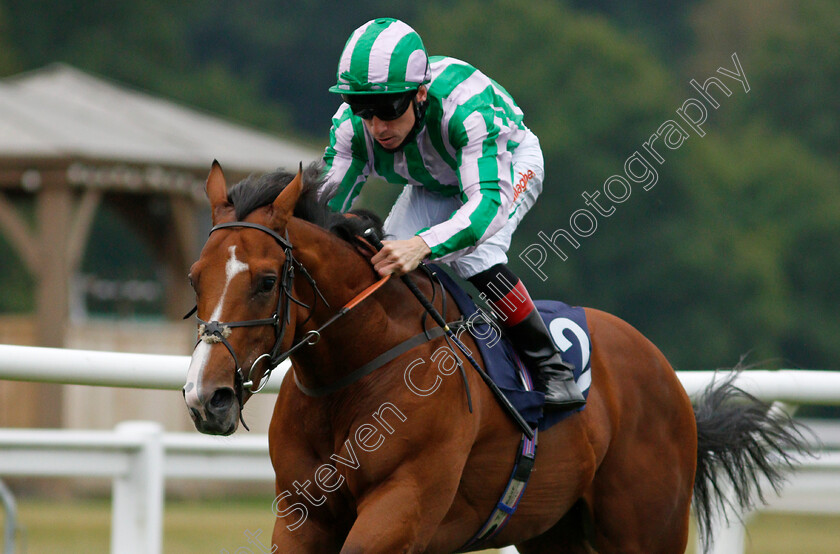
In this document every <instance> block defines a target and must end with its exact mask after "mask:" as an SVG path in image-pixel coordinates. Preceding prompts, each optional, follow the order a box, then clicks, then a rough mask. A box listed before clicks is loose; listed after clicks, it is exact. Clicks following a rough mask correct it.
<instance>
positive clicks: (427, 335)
mask: <svg viewBox="0 0 840 554" xmlns="http://www.w3.org/2000/svg"><path fill="white" fill-rule="evenodd" d="M460 323H461V321H460V320H459V321H457V322H454V323H450V324H449V325H450V327H455V326H457V325H459V324H460ZM443 334H444V330H443V328H441V327H435V328H433V329H430V330H428V331H423V332H422V333H418V334H416V335H414V336H413V337H411V338H410V339H408V340H405V341H403V342H401V343H399V344H398V345H396V346H394V347H393V348H390V349H388V350H386V351H385V352H383V353H382V354H380V355H379V356H377V357H375V358H374V359H372V360H371V361H369V362H368V363H366V364H365V365H363V366H362V367H360V368H359V369H357V370H355V371H354V372H353V373H350V374H348V375H345V376H344V377H342V378H341V379H339V380H338V381H336V382H335V383H332V384H330V385H327V386H325V387H318V388H309V387H307V386H305V385H303V384H302V383H301V382H300V380H299V379H298V376H297V373H296V372H295V371H294V368H292V373H293V374H294V377H295V384H296V385H297V387H298V389H300V392H302V393H303V394H305V395H307V396H312V397H315V398H317V397H320V396H326V395H328V394H332V393H334V392H336V391H338V390H341V389H343V388H344V387H346V386H348V385H351V384H353V383H355V382H356V381H358V380H359V379H361V378H362V377H364V376H366V375H370V374H371V373H373V372H374V371H376V370H377V369H379V368H380V367H382V366H383V365H385V364H387V363H388V362H390V361H392V360H395V359H397V358H398V357H400V356H402V355H403V354H405V353H406V352H408V351H409V350H411V349H413V348H417V347H418V346H420V345H421V344H423V343H425V342H428V341H430V340H434V339H436V338H438V337H442V336H443Z"/></svg>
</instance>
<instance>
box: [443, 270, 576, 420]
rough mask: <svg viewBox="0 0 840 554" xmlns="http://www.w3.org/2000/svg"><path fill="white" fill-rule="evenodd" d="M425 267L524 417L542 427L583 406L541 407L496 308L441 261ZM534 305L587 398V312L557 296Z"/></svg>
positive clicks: (489, 370) (541, 401)
mask: <svg viewBox="0 0 840 554" xmlns="http://www.w3.org/2000/svg"><path fill="white" fill-rule="evenodd" d="M427 267H428V268H429V269H431V270H432V272H433V273H434V275H435V276H436V278H437V279H438V280H439V281H440V282H441V284H442V285H443V286H444V287H445V288H446V290H447V291H448V292H449V294H450V295H451V296H452V299H453V300H454V301H455V303H456V304H457V305H458V308H459V310H460V311H461V313H462V314H463V316H464V320H465V321H466V325H465V326H464V328H463V330H462V332H461V334H459V336H463V334H462V333H463V332H469V333H470V335H471V336H472V337H473V339H474V340H475V342H476V343H477V344H478V349H479V351H480V352H481V357H482V358H483V359H484V364H485V369H486V371H487V373H488V374H489V375H490V377H491V378H492V379H493V381H494V382H495V383H496V385H498V387H499V388H500V389H501V391H502V392H503V393H504V395H505V396H506V397H507V398H508V400H510V402H511V404H513V406H514V407H515V408H516V409H517V411H519V413H520V414H521V415H522V417H523V418H524V419H525V421H526V422H528V423H529V424H530V425H532V426H535V427H537V428H538V429H539V430H540V431H543V430H545V429H548V428H550V427H552V426H553V425H555V424H557V423H558V422H560V421H562V420H564V419H566V418H567V417H569V416H570V415H571V414H573V413H575V412H576V411H581V410H583V409H585V406H583V407H581V408H578V409H577V410H571V411H556V410H549V411H543V406H544V400H545V395H544V394H543V393H541V392H537V391H535V390H532V387H531V386H529V385H530V372H529V370H528V369H527V368H526V367H525V365H524V364H523V363H522V361H521V360H520V359H519V356H518V355H517V354H516V351H515V350H514V348H513V345H512V344H511V342H510V341H509V340H508V339H507V338H506V337H505V336H504V334H503V332H502V331H501V329H502V327H501V326H500V325H499V324H497V323H496V321H495V320H496V316H495V315H494V314H493V312H492V311H490V310H489V309H480V308H479V307H478V306H477V305H476V303H475V302H474V301H473V299H472V297H471V296H470V295H469V294H468V293H467V291H465V290H464V289H463V288H462V287H461V286H460V285H459V284H458V283H457V282H456V281H455V280H454V279H453V278H452V277H451V276H450V275H449V274H448V273H447V272H446V271H445V270H443V269H442V268H441V267H440V266H437V265H434V264H427ZM534 305H535V306H536V307H537V310H538V311H539V313H540V315H541V316H542V318H543V320H544V321H545V324H546V326H547V327H548V329H549V331H550V332H551V335H552V338H553V339H554V343H555V344H556V345H557V347H558V348H559V349H560V350H561V351H562V352H563V359H564V360H566V361H568V362H570V363H572V364H573V365H574V366H575V370H574V378H575V382H576V383H577V384H578V386H579V387H580V390H581V392H582V393H583V396H584V397H588V396H589V387H590V385H591V384H592V374H591V364H590V355H591V353H592V344H591V341H590V339H589V328H588V326H587V323H586V313H585V312H584V310H583V308H580V307H572V306H569V305H568V304H565V303H563V302H560V301H555V300H536V301H534ZM526 381H527V384H526Z"/></svg>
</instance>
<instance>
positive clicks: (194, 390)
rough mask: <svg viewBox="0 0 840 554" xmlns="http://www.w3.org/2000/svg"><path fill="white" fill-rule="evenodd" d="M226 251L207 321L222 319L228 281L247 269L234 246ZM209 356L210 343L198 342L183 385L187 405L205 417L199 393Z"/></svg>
mask: <svg viewBox="0 0 840 554" xmlns="http://www.w3.org/2000/svg"><path fill="white" fill-rule="evenodd" d="M228 252H230V258H228V261H227V263H226V264H225V286H224V288H223V289H222V295H221V296H220V297H219V302H218V304H216V307H215V308H214V309H213V313H212V314H210V319H208V321H222V310H223V308H224V304H225V296H227V291H228V287H229V286H230V282H231V281H233V278H234V277H236V276H237V275H239V274H240V273H242V272H244V271H248V264H246V263H244V262H240V261H239V260H237V259H236V246H231V247H230V248H228ZM209 358H210V345H209V344H207V343H206V342H199V343H198V346H196V347H195V350H194V351H193V354H192V360H191V361H190V369H189V371H187V384H186V385H185V386H184V399H185V400H186V401H187V406H189V407H190V408H195V409H196V410H198V412H199V413H200V414H201V417H202V418H206V417H207V414H206V413H205V412H204V395H203V394H201V375H202V373H203V371H204V365H205V364H206V363H207V360H208V359H209Z"/></svg>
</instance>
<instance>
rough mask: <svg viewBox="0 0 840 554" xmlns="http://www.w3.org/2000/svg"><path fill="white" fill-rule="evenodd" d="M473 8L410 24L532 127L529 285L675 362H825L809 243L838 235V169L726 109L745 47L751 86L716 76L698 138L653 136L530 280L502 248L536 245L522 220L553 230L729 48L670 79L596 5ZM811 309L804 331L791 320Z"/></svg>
mask: <svg viewBox="0 0 840 554" xmlns="http://www.w3.org/2000/svg"><path fill="white" fill-rule="evenodd" d="M481 7H482V9H478V3H477V2H476V3H469V2H467V3H459V4H457V5H456V6H454V7H452V8H451V9H450V10H449V11H446V12H444V13H441V12H440V10H430V11H431V12H433V13H430V15H429V16H428V19H427V20H424V22H423V25H424V26H423V28H422V34H423V35H424V38H425V40H426V42H427V46H428V47H429V48H430V50H432V51H434V52H439V53H451V54H452V55H455V56H458V57H462V58H464V59H467V60H469V61H471V62H472V63H474V64H476V65H477V66H478V67H479V68H481V69H482V70H484V71H485V72H487V73H488V74H490V75H491V76H493V77H494V78H496V79H497V80H499V81H500V82H501V83H502V84H503V86H505V87H506V88H507V89H508V90H509V91H510V92H511V93H512V94H513V95H514V97H515V98H516V99H517V101H518V102H519V103H520V105H521V106H522V107H523V109H524V110H525V113H526V123H527V124H528V125H529V126H530V127H531V128H532V129H534V130H535V131H536V132H537V134H538V135H539V136H540V138H541V141H542V143H543V147H544V152H545V154H546V167H547V178H546V185H545V190H544V192H543V195H542V197H541V201H540V203H539V204H538V207H537V208H536V209H535V210H533V211H532V212H531V214H529V216H528V218H526V220H525V222H523V225H522V226H521V227H520V231H519V232H518V233H517V236H516V237H515V240H514V245H513V247H512V249H511V254H512V256H511V258H513V263H514V264H515V265H516V266H517V269H519V272H520V274H521V275H523V277H524V278H525V279H526V282H527V283H528V285H529V286H530V287H531V288H532V289H533V290H534V291H535V295H536V296H542V297H555V298H556V297H560V298H563V299H566V300H568V301H572V302H574V303H580V304H586V305H590V306H594V307H600V308H602V309H606V310H609V311H612V312H615V313H617V314H618V315H620V316H621V317H624V318H625V319H627V320H628V321H630V322H631V323H633V324H634V325H636V326H637V327H638V328H640V329H641V330H642V331H643V332H644V333H646V334H647V335H648V336H650V337H651V339H652V340H653V341H654V342H655V343H656V344H658V345H659V346H660V347H661V348H662V349H663V350H664V351H665V353H666V354H667V355H668V356H669V358H670V359H671V360H673V361H674V363H675V365H677V366H678V367H681V368H685V369H691V368H698V369H699V368H708V367H719V366H726V365H733V364H734V363H735V362H737V361H738V359H739V358H740V356H741V355H742V354H746V353H752V356H751V359H753V360H768V363H770V361H772V363H773V364H775V365H777V366H778V365H789V364H790V365H800V366H811V367H834V366H836V365H837V364H836V361H835V360H836V358H837V354H838V352H837V350H838V349H837V347H836V346H832V345H831V344H830V337H831V336H833V333H834V332H835V331H836V330H837V327H838V325H840V317H838V316H837V315H836V314H834V313H833V312H834V311H833V310H832V308H831V303H830V302H827V301H826V300H827V299H828V298H832V297H834V296H836V295H837V294H838V287H837V286H836V285H832V283H833V281H832V280H831V279H830V277H829V276H830V275H831V273H830V271H831V269H830V268H832V267H834V266H835V265H836V263H837V258H836V257H835V256H834V255H833V254H832V253H831V252H828V251H826V249H825V248H824V247H820V246H818V245H819V244H823V245H825V244H830V243H831V242H830V241H832V240H833V241H835V242H836V240H837V239H838V238H840V217H838V214H839V213H840V212H838V211H837V210H836V206H837V204H838V202H840V193H839V192H838V191H837V187H836V183H837V182H838V175H837V172H836V170H835V169H833V168H832V165H831V163H830V162H827V161H824V160H821V159H820V157H819V156H818V155H817V154H815V153H814V152H811V151H809V150H808V149H807V148H806V147H803V145H802V144H799V143H797V142H796V141H794V140H790V139H787V138H784V137H780V136H779V135H778V134H777V133H774V132H773V129H772V127H771V126H770V125H769V124H768V123H767V122H766V121H763V118H761V117H748V116H745V115H744V114H749V113H750V110H754V109H755V108H754V107H753V106H752V103H753V102H755V96H756V90H757V87H758V85H757V84H755V82H759V81H760V80H759V79H755V82H754V80H753V79H752V76H753V75H754V74H755V73H753V72H752V69H753V68H752V66H750V65H747V63H746V62H744V67H743V69H744V71H745V73H747V75H748V77H750V84H751V85H752V88H751V91H750V92H749V93H746V92H745V91H744V90H743V88H742V87H741V86H740V85H739V84H738V83H737V82H736V81H734V80H727V79H726V78H723V77H722V78H723V79H724V81H726V82H727V84H728V85H730V86H731V87H732V88H731V90H732V91H733V92H732V96H731V97H729V98H727V97H725V96H723V95H719V99H720V103H721V107H720V108H719V109H718V110H712V109H710V110H709V111H710V113H709V121H708V125H707V134H706V136H704V137H702V138H701V137H699V136H698V135H697V134H691V136H690V138H689V139H688V140H686V142H685V143H684V144H683V145H682V146H681V148H680V149H679V150H675V151H668V150H667V149H663V150H665V154H664V157H665V162H664V163H663V164H661V165H656V168H657V170H658V173H659V181H658V183H657V184H656V186H655V187H654V188H653V189H651V190H650V191H649V192H645V191H644V190H643V189H642V188H641V186H638V185H637V186H636V188H634V190H633V193H632V195H631V198H630V199H629V200H628V201H626V202H625V203H623V204H620V205H615V206H614V207H615V208H616V211H615V212H614V214H613V215H611V216H610V217H609V218H607V217H599V218H598V228H597V231H596V232H595V233H594V234H593V235H592V236H591V237H589V238H580V237H578V239H579V240H580V243H581V245H580V248H579V249H577V250H576V249H574V248H573V247H571V246H570V245H569V243H567V242H565V241H564V239H562V238H561V239H560V240H559V242H558V244H559V245H562V246H563V247H564V248H565V250H566V253H567V254H568V255H569V259H568V260H567V261H562V260H561V259H560V257H558V256H555V255H553V254H551V253H550V256H549V259H548V261H547V262H546V263H545V265H544V266H543V267H542V270H543V271H545V273H546V274H547V276H548V279H547V280H546V281H545V282H544V283H543V282H541V281H540V280H539V279H537V278H535V275H534V274H533V273H532V272H531V271H530V270H529V269H528V267H527V266H526V265H525V264H522V263H521V261H520V260H516V259H515V256H516V254H517V253H519V252H522V251H523V250H524V249H525V248H526V247H527V246H528V245H529V244H532V243H540V241H539V240H538V237H537V233H538V232H539V231H542V232H544V233H545V234H547V235H551V234H552V233H553V232H554V231H555V230H556V229H559V228H564V229H566V230H568V229H569V228H570V227H569V216H570V215H571V214H572V213H573V212H574V211H575V210H577V209H579V208H585V207H586V205H585V203H584V199H583V198H582V197H581V193H582V192H585V191H587V192H590V193H592V192H595V191H599V190H601V185H602V183H603V182H604V180H605V179H606V178H608V177H609V176H610V175H613V174H623V167H624V161H625V160H626V159H627V158H628V156H630V155H631V154H632V153H633V152H634V151H637V150H640V151H642V152H644V151H643V150H642V144H643V143H644V142H645V141H646V140H647V139H648V137H649V136H650V135H651V134H652V132H654V131H655V130H656V129H657V128H658V126H659V125H660V124H662V123H663V122H664V121H666V120H668V119H678V118H677V117H676V113H675V110H676V109H677V108H678V107H680V105H681V104H682V102H683V101H684V100H685V99H687V98H689V97H699V95H698V93H697V92H696V91H695V90H694V89H693V88H691V87H690V86H688V80H689V79H690V78H695V79H696V80H698V81H699V82H701V83H702V82H704V81H705V79H706V78H707V77H709V76H711V75H715V74H716V73H715V70H716V69H717V68H718V67H720V66H723V67H726V68H732V67H733V63H732V61H731V59H730V57H729V55H730V54H731V51H730V52H728V53H727V54H726V55H723V56H721V57H720V58H719V59H716V60H711V61H710V63H709V64H708V66H707V67H705V68H695V70H694V71H693V73H692V74H691V75H689V76H688V77H687V78H686V79H685V81H683V82H682V83H680V82H677V81H676V80H675V79H674V78H673V77H672V76H671V75H672V72H670V71H668V70H667V68H666V67H664V66H663V65H662V63H660V62H658V58H657V56H656V55H655V54H654V53H653V52H652V51H650V50H649V49H647V48H644V47H642V46H640V45H639V44H638V42H637V41H634V40H633V39H632V38H631V37H630V36H628V35H627V34H623V33H621V32H620V31H619V30H618V29H616V28H615V27H614V26H612V25H611V24H610V23H609V22H608V21H607V20H605V19H604V18H601V17H595V16H585V15H581V14H580V13H575V12H572V11H570V10H568V9H565V8H563V7H561V6H558V5H556V4H554V3H550V2H539V1H535V2H531V3H529V4H528V5H527V6H519V7H518V8H517V9H514V6H513V3H512V2H507V1H504V0H499V1H496V2H493V3H491V4H490V5H488V4H487V3H486V2H483V3H481ZM496 13H508V14H511V15H510V16H509V17H507V18H505V19H504V20H499V19H495V18H493V17H492V14H496ZM509 29H520V30H522V31H520V32H510V31H509ZM524 30H527V32H526V31H524ZM717 75H718V77H721V75H720V74H717ZM536 83H540V84H539V85H536ZM739 114H740V115H739ZM734 121H738V122H739V124H738V125H735V124H734V123H733V122H734ZM602 198H603V196H602ZM605 205H606V206H609V205H610V203H609V202H606V203H605ZM590 210H592V209H591V208H590ZM816 213H819V214H820V216H819V217H815V216H816ZM817 222H819V223H818V224H817ZM817 239H819V241H818V242H817ZM543 244H544V243H543ZM819 250H822V252H821V253H820V254H819V255H818V257H817V258H813V256H815V255H817V251H819ZM821 267H824V268H825V271H820V270H818V268H821ZM815 321H820V322H821V323H820V324H819V325H818V327H819V329H816V328H814V329H812V330H810V331H809V330H807V329H809V326H810V325H813V324H814V322H815Z"/></svg>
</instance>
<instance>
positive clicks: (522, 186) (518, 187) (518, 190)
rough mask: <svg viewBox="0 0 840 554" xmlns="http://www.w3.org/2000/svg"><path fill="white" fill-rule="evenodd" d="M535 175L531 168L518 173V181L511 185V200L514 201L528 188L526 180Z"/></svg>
mask: <svg viewBox="0 0 840 554" xmlns="http://www.w3.org/2000/svg"><path fill="white" fill-rule="evenodd" d="M534 177H536V175H535V174H534V170H533V169H529V170H528V172H527V173H521V172H520V173H519V181H517V182H516V184H515V185H513V201H514V202H516V200H517V198H519V195H520V194H522V193H523V192H525V191H526V190H528V181H530V180H531V179H533V178H534Z"/></svg>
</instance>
